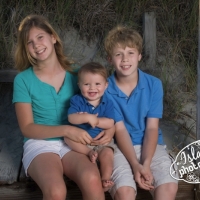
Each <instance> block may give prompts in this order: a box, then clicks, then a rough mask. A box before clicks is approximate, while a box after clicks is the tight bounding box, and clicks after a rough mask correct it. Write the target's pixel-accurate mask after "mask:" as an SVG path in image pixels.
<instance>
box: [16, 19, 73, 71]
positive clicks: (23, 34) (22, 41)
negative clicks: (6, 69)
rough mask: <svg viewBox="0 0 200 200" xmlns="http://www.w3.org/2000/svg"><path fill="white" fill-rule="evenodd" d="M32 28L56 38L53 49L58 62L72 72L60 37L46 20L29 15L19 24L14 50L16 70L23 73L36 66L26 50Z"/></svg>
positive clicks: (34, 60) (35, 62)
mask: <svg viewBox="0 0 200 200" xmlns="http://www.w3.org/2000/svg"><path fill="white" fill-rule="evenodd" d="M33 27H36V28H39V29H42V30H44V31H45V32H47V33H48V34H50V35H53V36H54V37H55V38H56V43H55V44H54V47H55V52H56V55H57V58H58V61H59V62H60V64H61V66H62V67H63V68H64V69H65V70H67V71H69V72H72V71H73V70H72V67H71V62H70V61H69V60H68V59H67V57H66V56H65V54H64V50H63V45H62V41H61V39H60V37H59V36H58V34H57V33H56V31H55V30H54V29H53V27H52V26H51V25H50V23H49V22H48V20H47V19H46V18H45V17H44V16H41V15H29V16H27V17H25V18H24V19H23V20H22V22H21V23H20V26H19V29H18V37H17V45H16V50H15V67H16V68H17V70H19V71H23V70H25V69H27V68H29V67H30V66H31V65H32V66H33V65H37V60H36V59H34V58H33V57H32V56H31V55H30V53H29V51H28V48H27V41H28V35H29V32H30V29H31V28H33Z"/></svg>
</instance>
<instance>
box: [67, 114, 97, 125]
mask: <svg viewBox="0 0 200 200" xmlns="http://www.w3.org/2000/svg"><path fill="white" fill-rule="evenodd" d="M97 115H98V114H89V113H73V114H69V115H68V121H69V122H70V123H71V124H83V123H88V124H90V125H91V126H92V127H93V128H94V127H95V126H97V124H98V123H99V119H98V118H97Z"/></svg>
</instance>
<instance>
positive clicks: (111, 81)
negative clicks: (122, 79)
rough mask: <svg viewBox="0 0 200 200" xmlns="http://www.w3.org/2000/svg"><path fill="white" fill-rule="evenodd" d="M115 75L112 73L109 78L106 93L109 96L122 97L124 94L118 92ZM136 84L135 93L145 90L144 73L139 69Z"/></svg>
mask: <svg viewBox="0 0 200 200" xmlns="http://www.w3.org/2000/svg"><path fill="white" fill-rule="evenodd" d="M115 73H116V72H114V73H113V74H112V75H111V76H110V77H109V86H108V89H107V90H108V92H109V93H111V94H118V95H120V96H121V95H122V96H123V95H124V93H122V92H121V90H119V88H118V87H117V84H116V81H115ZM138 77H139V78H138V84H137V86H136V88H135V89H136V91H137V90H141V89H143V88H145V77H144V72H143V71H141V70H140V69H138Z"/></svg>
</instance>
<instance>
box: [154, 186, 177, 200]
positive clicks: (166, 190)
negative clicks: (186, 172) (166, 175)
mask: <svg viewBox="0 0 200 200" xmlns="http://www.w3.org/2000/svg"><path fill="white" fill-rule="evenodd" d="M177 191H178V184H176V183H166V184H163V185H160V186H158V187H157V188H156V189H155V192H154V199H159V200H162V199H163V200H165V199H168V200H174V199H175V198H176V193H177ZM165 197H167V198H165Z"/></svg>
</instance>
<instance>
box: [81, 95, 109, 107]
mask: <svg viewBox="0 0 200 200" xmlns="http://www.w3.org/2000/svg"><path fill="white" fill-rule="evenodd" d="M81 96H82V98H83V101H84V103H86V104H89V105H90V103H89V102H88V101H87V99H86V98H85V97H84V96H83V95H81ZM105 102H106V97H105V95H103V97H101V102H100V103H105Z"/></svg>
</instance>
